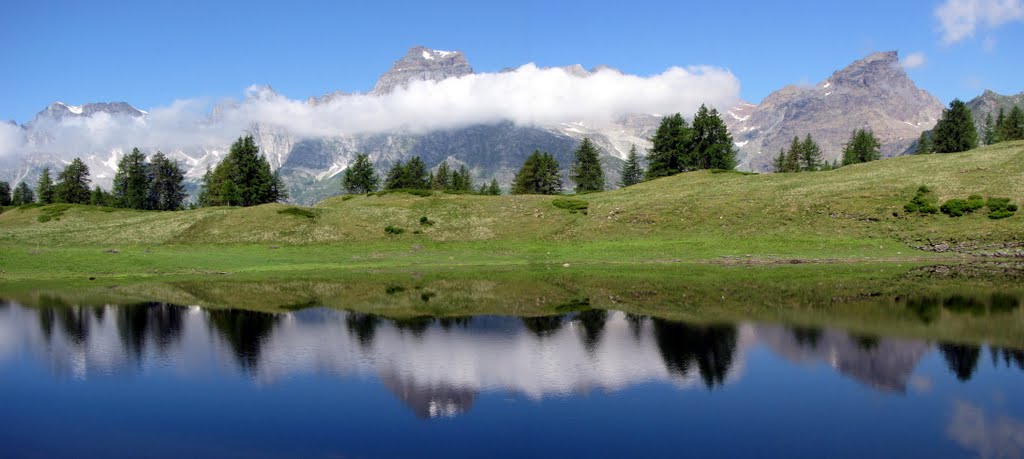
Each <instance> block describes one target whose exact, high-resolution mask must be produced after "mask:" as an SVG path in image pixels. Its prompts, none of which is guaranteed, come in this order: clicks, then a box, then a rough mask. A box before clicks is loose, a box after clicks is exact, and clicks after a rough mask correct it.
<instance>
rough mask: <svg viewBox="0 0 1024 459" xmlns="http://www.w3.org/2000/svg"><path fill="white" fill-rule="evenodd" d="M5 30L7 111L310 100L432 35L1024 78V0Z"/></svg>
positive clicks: (348, 6) (414, 9)
mask: <svg viewBox="0 0 1024 459" xmlns="http://www.w3.org/2000/svg"><path fill="white" fill-rule="evenodd" d="M0 43H3V44H4V45H5V46H4V52H3V59H2V62H3V65H0V120H2V119H12V120H15V121H17V122H19V123H25V122H27V121H29V120H30V119H31V118H32V116H33V115H34V114H35V113H36V112H38V111H40V110H42V109H43V108H45V107H46V106H47V105H48V104H50V103H51V102H54V101H58V100H59V101H64V102H67V103H69V104H73V105H77V104H83V103H88V102H98V101H126V102H128V103H130V104H132V105H134V106H136V107H139V108H142V109H152V108H159V107H170V106H173V104H174V103H175V101H181V100H217V99H220V98H224V97H232V98H238V99H240V98H243V97H245V94H246V91H247V88H250V87H252V86H253V85H270V86H272V87H273V88H274V89H275V90H276V91H277V92H278V93H280V94H282V95H284V96H286V97H288V98H291V99H294V100H302V99H305V98H306V97H309V96H314V95H321V94H324V93H328V92H333V91H337V90H340V91H346V92H357V91H368V90H369V89H371V88H372V87H373V85H374V83H375V81H376V79H377V77H378V76H379V75H380V74H381V73H383V72H385V71H386V70H387V69H388V68H389V67H390V66H391V64H392V63H393V62H394V61H395V60H397V59H398V58H400V57H401V56H402V55H403V54H404V53H405V52H406V50H407V49H408V48H410V47H412V46H415V45H423V46H427V47H430V48H434V49H445V50H459V51H463V52H464V53H465V55H466V57H467V58H468V60H469V62H470V64H471V65H472V66H473V68H474V69H475V70H476V71H478V72H497V71H498V70H501V69H503V68H507V67H519V66H521V65H523V64H527V63H534V64H536V65H537V66H541V67H543V66H561V65H570V64H576V63H579V64H582V65H583V66H584V67H586V68H591V67H594V66H597V65H600V64H604V65H609V66H612V67H615V68H618V69H620V70H622V71H623V72H625V73H627V74H633V75H639V76H652V75H660V74H662V73H663V72H665V71H666V70H667V69H669V68H671V67H674V66H678V67H683V68H687V67H689V66H697V65H707V66H713V67H715V68H719V69H724V70H727V71H728V72H731V73H732V74H733V75H734V76H735V78H736V79H737V80H738V81H739V89H738V91H739V96H740V97H742V98H743V99H745V100H748V101H751V102H755V103H756V102H758V101H760V100H761V99H762V98H764V97H765V96H767V95H768V94H769V93H770V92H772V91H774V90H776V89H779V88H781V87H783V86H785V85H787V84H813V83H816V82H818V81H821V80H823V79H825V78H826V77H828V76H829V75H830V74H831V73H832V72H833V71H835V70H838V69H840V68H842V67H844V66H845V65H847V64H849V63H850V62H852V61H853V60H856V59H859V58H861V57H863V56H865V55H867V54H869V53H871V52H873V51H884V50H898V51H900V54H901V56H902V57H903V58H904V63H905V67H906V68H907V71H908V73H909V74H910V76H911V77H912V78H913V79H914V80H915V81H916V82H917V84H918V85H919V86H920V87H922V88H924V89H926V90H928V91H930V92H931V93H932V94H934V95H935V96H936V97H938V98H939V99H940V100H941V101H943V102H944V103H946V102H949V101H950V100H952V99H953V98H962V99H970V98H973V97H975V96H977V95H978V94H980V93H981V92H982V91H983V90H984V89H993V90H995V91H996V92H1000V93H1004V94H1006V93H1018V92H1020V91H1024V80H1022V78H1021V75H1022V74H1024V61H1022V59H1021V55H1022V54H1021V46H1020V45H1021V44H1024V0H934V1H899V2H893V1H863V2H857V3H856V5H855V6H851V5H850V2H805V1H787V2H762V1H755V2H741V1H731V2H699V3H697V2H681V1H660V0H632V1H629V2H623V1H607V0H590V1H587V2H557V1H533V0H528V1H515V2H479V1H454V0H453V1H417V2H412V1H410V2H402V1H387V2H384V1H347V2H346V1H334V2H326V1H325V2H314V1H302V0H292V1H287V2H285V1H259V0H251V1H247V2H237V3H236V2H228V1H209V0H205V1H191V0H178V1H173V2H163V1H147V2H112V1H102V0H98V1H90V2H80V1H68V2H55V1H46V0H39V1H19V2H6V3H5V4H4V5H3V6H2V7H0Z"/></svg>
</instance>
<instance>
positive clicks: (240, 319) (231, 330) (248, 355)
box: [209, 309, 279, 373]
mask: <svg viewBox="0 0 1024 459" xmlns="http://www.w3.org/2000/svg"><path fill="white" fill-rule="evenodd" d="M278 317H279V316H278V315H276V314H269V313H265V312H255V311H242V310H238V309H230V310H225V309H215V310H211V311H209V318H210V325H211V326H212V327H213V328H215V329H216V330H217V331H218V332H219V333H220V336H221V338H223V339H224V340H225V341H227V342H228V344H229V345H231V350H232V351H234V354H235V357H236V358H237V359H238V364H239V365H241V367H242V369H243V370H244V371H246V372H249V373H254V372H255V371H256V369H257V366H258V364H259V361H260V350H261V348H262V346H263V344H265V343H266V341H267V338H268V337H269V336H270V332H271V331H273V329H274V325H275V324H276V323H277V321H278Z"/></svg>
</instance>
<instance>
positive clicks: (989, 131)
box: [982, 113, 999, 145]
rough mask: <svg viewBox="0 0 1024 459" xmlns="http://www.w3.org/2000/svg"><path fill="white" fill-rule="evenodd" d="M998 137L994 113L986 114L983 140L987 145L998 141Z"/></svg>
mask: <svg viewBox="0 0 1024 459" xmlns="http://www.w3.org/2000/svg"><path fill="white" fill-rule="evenodd" d="M998 137H999V136H998V135H996V123H995V121H993V120H992V113H987V114H985V127H984V132H983V133H982V140H983V141H984V142H985V145H992V144H994V143H996V142H998V140H996V139H997V138H998Z"/></svg>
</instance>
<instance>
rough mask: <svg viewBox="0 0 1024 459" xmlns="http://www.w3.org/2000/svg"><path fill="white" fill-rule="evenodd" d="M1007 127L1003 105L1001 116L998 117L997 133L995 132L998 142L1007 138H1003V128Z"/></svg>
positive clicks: (1000, 108) (1000, 110)
mask: <svg viewBox="0 0 1024 459" xmlns="http://www.w3.org/2000/svg"><path fill="white" fill-rule="evenodd" d="M1005 128H1006V112H1005V111H1004V110H1003V107H999V116H998V117H997V118H996V133H995V137H996V141H997V142H1002V141H1003V140H1005V139H1004V138H1003V129H1005Z"/></svg>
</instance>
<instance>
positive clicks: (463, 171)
mask: <svg viewBox="0 0 1024 459" xmlns="http://www.w3.org/2000/svg"><path fill="white" fill-rule="evenodd" d="M449 188H451V191H459V192H464V193H468V192H471V191H473V175H472V174H470V172H469V168H468V167H466V165H465V164H462V165H459V170H457V171H455V172H453V173H452V180H451V185H450V186H449Z"/></svg>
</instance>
